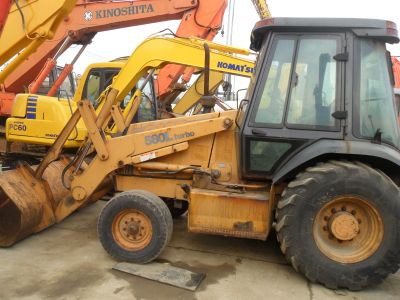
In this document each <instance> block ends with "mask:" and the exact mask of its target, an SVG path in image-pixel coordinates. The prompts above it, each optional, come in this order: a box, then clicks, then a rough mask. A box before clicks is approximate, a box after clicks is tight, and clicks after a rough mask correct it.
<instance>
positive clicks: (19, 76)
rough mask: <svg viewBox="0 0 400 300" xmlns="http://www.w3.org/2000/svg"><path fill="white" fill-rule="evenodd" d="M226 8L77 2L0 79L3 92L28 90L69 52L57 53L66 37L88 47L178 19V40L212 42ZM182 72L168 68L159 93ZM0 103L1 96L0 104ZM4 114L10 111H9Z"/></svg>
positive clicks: (190, 0)
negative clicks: (109, 33)
mask: <svg viewBox="0 0 400 300" xmlns="http://www.w3.org/2000/svg"><path fill="white" fill-rule="evenodd" d="M225 8H226V0H213V1H211V0H172V1H164V0H140V1H134V2H132V1H86V0H78V2H77V3H76V5H75V8H74V10H73V11H72V13H71V14H70V15H69V16H68V18H66V19H65V20H64V21H63V22H62V24H61V25H60V28H59V29H58V30H57V31H56V32H55V35H54V38H53V39H52V40H50V41H47V42H46V43H44V44H42V45H41V46H40V48H39V49H38V51H36V53H34V54H32V55H31V56H30V58H29V60H25V61H24V62H23V63H22V64H21V65H20V66H19V67H18V68H16V69H15V70H12V73H10V74H7V78H5V76H3V77H4V78H5V80H4V85H5V88H6V91H7V92H9V93H19V92H22V91H24V87H26V86H28V85H29V83H31V82H32V81H33V80H34V79H35V77H36V75H37V74H38V73H39V72H40V71H41V69H42V67H43V66H44V65H45V63H46V60H47V58H49V57H53V56H54V55H55V53H56V52H57V54H58V55H60V54H61V53H62V52H64V51H65V50H66V49H67V48H68V47H64V48H63V49H61V51H58V50H60V47H61V46H62V43H63V41H65V39H66V38H67V37H68V38H69V39H70V41H69V43H70V44H72V43H77V44H87V43H89V42H90V41H91V39H92V38H93V36H94V35H95V34H96V33H97V32H102V31H106V30H111V29H117V28H126V27H129V26H137V25H143V24H150V23H155V22H161V21H167V20H176V19H181V20H182V21H181V24H180V26H179V28H178V31H177V33H176V34H177V35H178V36H180V37H189V36H192V35H193V36H197V37H200V38H204V39H212V38H213V37H214V36H215V34H216V33H217V31H218V30H219V28H220V26H221V23H222V18H223V14H224V11H225ZM183 71H184V69H182V68H176V67H174V68H172V69H170V68H169V69H168V71H167V72H162V73H161V74H160V75H159V77H158V78H159V79H158V84H159V85H160V88H159V89H158V90H159V91H161V88H162V90H163V91H165V93H167V92H168V91H169V90H170V89H171V88H172V87H173V85H174V83H175V82H176V81H177V80H178V78H179V77H180V76H181V74H182V73H183ZM163 93H164V92H163ZM160 95H161V94H160ZM4 96H5V95H4ZM1 99H2V98H1V95H0V101H2V100H1ZM3 99H5V97H3ZM9 102H10V103H9ZM7 103H8V104H7V107H11V101H7ZM3 105H6V104H3ZM4 111H5V112H6V111H10V109H8V110H4ZM5 112H4V113H5ZM1 114H2V112H1V111H0V115H1ZM3 115H4V114H3Z"/></svg>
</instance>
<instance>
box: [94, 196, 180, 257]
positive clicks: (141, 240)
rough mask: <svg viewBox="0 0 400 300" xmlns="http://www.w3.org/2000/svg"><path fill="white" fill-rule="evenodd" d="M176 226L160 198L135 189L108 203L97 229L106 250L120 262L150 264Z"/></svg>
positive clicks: (102, 212) (164, 245)
mask: <svg viewBox="0 0 400 300" xmlns="http://www.w3.org/2000/svg"><path fill="white" fill-rule="evenodd" d="M172 226H173V224H172V217H171V214H170V212H169V210H168V207H167V206H166V204H165V203H164V202H163V201H162V200H161V199H160V198H159V197H157V196H156V195H154V194H152V193H150V192H147V191H143V190H132V191H128V192H123V193H120V194H118V195H117V196H115V197H113V198H112V199H111V200H110V201H108V202H107V204H106V206H105V207H104V208H103V210H102V211H101V213H100V217H99V220H98V226H97V230H98V235H99V239H100V242H101V244H102V246H103V248H104V249H105V250H106V251H107V252H108V253H109V254H110V255H111V256H112V257H113V258H115V259H116V260H119V261H129V262H134V263H148V262H150V261H152V260H154V259H155V258H157V257H158V256H159V255H160V253H161V252H162V251H163V250H164V248H165V247H166V245H167V244H168V242H169V241H170V239H171V235H172V231H173V227H172Z"/></svg>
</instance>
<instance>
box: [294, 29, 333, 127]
mask: <svg viewBox="0 0 400 300" xmlns="http://www.w3.org/2000/svg"><path fill="white" fill-rule="evenodd" d="M338 50H339V49H338V40H337V39H336V38H307V37H306V38H301V39H300V40H299V45H298V52H297V60H296V65H295V68H294V73H293V79H292V90H291V93H290V98H289V108H288V113H287V124H288V127H293V126H294V127H297V126H307V127H313V128H318V127H333V126H334V125H335V119H334V118H333V117H332V113H333V112H335V111H336V101H335V100H336V81H337V80H336V79H337V64H336V60H335V59H334V58H333V57H334V56H335V55H336V54H337V53H338Z"/></svg>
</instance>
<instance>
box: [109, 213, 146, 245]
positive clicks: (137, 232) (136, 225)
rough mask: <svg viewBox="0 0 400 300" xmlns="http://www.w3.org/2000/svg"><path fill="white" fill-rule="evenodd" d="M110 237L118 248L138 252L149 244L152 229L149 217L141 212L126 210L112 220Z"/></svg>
mask: <svg viewBox="0 0 400 300" xmlns="http://www.w3.org/2000/svg"><path fill="white" fill-rule="evenodd" d="M112 235H113V238H114V240H115V241H116V242H117V244H118V245H119V246H120V247H122V248H124V249H125V250H129V251H138V250H141V249H144V248H145V247H146V246H147V245H148V244H149V243H150V241H151V237H152V235H153V228H152V225H151V221H150V219H149V217H148V216H146V215H145V214H144V213H143V212H141V211H138V210H136V209H126V210H124V211H121V212H120V213H119V214H118V215H117V216H116V217H115V218H114V220H113V223H112Z"/></svg>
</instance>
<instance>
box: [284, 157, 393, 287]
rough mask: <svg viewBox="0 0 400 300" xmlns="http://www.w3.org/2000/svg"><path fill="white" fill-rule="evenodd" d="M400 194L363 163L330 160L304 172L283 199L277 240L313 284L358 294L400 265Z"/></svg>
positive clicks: (290, 260) (286, 254)
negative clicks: (345, 289) (356, 291)
mask: <svg viewBox="0 0 400 300" xmlns="http://www.w3.org/2000/svg"><path fill="white" fill-rule="evenodd" d="M399 200H400V199H399V189H398V187H397V186H396V185H395V184H394V183H393V182H392V181H391V180H390V178H389V177H387V176H386V175H385V174H383V173H381V172H379V171H377V170H374V169H372V168H371V167H369V166H367V165H364V164H362V163H358V162H357V163H351V162H346V161H345V162H343V161H331V162H328V163H323V164H320V165H318V166H315V167H311V168H308V169H307V170H306V171H305V172H302V173H300V174H299V175H298V176H297V177H296V178H295V179H294V180H293V181H292V182H290V183H289V185H288V187H287V188H286V190H285V191H284V192H283V194H282V199H281V200H280V201H279V203H278V206H277V211H276V217H277V225H276V231H277V237H278V241H279V242H280V247H281V250H282V252H283V253H284V255H285V257H286V259H287V260H288V262H290V263H291V264H292V266H293V267H294V268H295V269H296V270H297V271H299V272H301V273H303V274H304V275H305V276H306V277H307V278H308V279H309V280H311V281H312V282H319V283H322V284H324V285H325V286H326V287H328V288H332V289H337V288H348V289H350V290H360V289H362V288H364V287H367V286H371V285H375V284H378V283H380V282H382V281H383V280H384V279H385V278H386V277H387V276H388V275H389V274H390V273H395V272H396V271H397V270H398V269H399V265H400V222H399V220H400V218H399V216H400V204H399Z"/></svg>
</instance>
